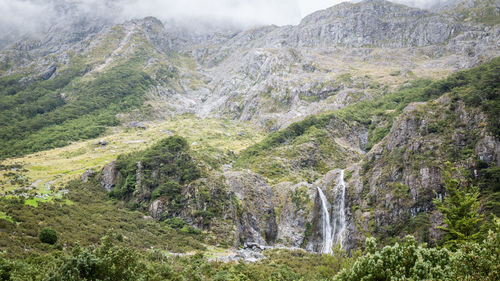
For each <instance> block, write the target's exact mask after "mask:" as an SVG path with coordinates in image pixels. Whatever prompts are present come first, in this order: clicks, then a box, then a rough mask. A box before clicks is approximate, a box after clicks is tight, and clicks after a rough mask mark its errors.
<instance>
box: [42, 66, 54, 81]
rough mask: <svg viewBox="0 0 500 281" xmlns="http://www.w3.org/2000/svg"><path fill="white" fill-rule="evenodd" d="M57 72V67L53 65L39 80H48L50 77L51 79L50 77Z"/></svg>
mask: <svg viewBox="0 0 500 281" xmlns="http://www.w3.org/2000/svg"><path fill="white" fill-rule="evenodd" d="M56 70H57V66H55V65H51V66H50V67H49V68H48V69H47V71H46V72H45V73H43V74H42V75H40V79H42V80H48V79H50V77H52V75H54V73H55V72H56Z"/></svg>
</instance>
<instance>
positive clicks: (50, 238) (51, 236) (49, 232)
mask: <svg viewBox="0 0 500 281" xmlns="http://www.w3.org/2000/svg"><path fill="white" fill-rule="evenodd" d="M38 237H39V238H40V241H42V242H43V243H47V244H51V245H54V244H55V243H56V242H57V233H56V231H55V230H53V229H52V228H49V227H46V228H44V229H42V231H41V232H40V235H39V236H38Z"/></svg>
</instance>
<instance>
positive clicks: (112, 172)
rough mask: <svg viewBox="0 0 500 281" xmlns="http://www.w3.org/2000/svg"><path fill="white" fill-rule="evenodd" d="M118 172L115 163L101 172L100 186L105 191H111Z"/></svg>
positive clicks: (106, 166)
mask: <svg viewBox="0 0 500 281" xmlns="http://www.w3.org/2000/svg"><path fill="white" fill-rule="evenodd" d="M119 175H120V171H119V170H118V169H117V167H116V163H115V161H113V162H111V163H108V164H106V165H105V166H104V168H103V169H102V172H101V185H102V187H103V188H104V189H106V191H108V192H109V191H111V189H113V187H115V185H116V183H117V181H118V177H119Z"/></svg>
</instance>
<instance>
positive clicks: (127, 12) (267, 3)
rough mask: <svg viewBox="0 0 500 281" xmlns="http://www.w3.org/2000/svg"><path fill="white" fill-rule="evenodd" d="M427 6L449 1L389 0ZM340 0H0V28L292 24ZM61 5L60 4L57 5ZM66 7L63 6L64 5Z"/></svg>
mask: <svg viewBox="0 0 500 281" xmlns="http://www.w3.org/2000/svg"><path fill="white" fill-rule="evenodd" d="M393 1H394V2H399V3H405V4H408V5H411V6H414V7H420V8H427V7H431V6H432V5H435V4H437V3H442V2H446V1H454V0H393ZM340 2H342V1H341V0H0V13H1V16H0V32H2V33H3V35H4V36H5V35H6V34H13V33H20V32H21V33H22V32H36V31H40V30H43V29H44V28H46V27H47V26H48V25H50V24H51V23H53V22H57V21H65V20H71V19H73V20H74V19H76V18H78V15H85V16H92V17H95V18H101V19H106V20H111V21H115V22H120V21H123V20H127V19H131V18H142V17H146V16H154V17H157V18H159V19H161V20H173V21H175V20H177V21H181V22H186V21H190V20H193V19H197V20H202V21H211V20H214V21H217V22H228V23H231V24H233V25H239V26H241V27H249V26H255V25H267V24H275V25H287V24H298V23H299V22H300V19H301V18H303V17H304V16H306V15H308V14H310V13H312V12H314V11H317V10H320V9H325V8H328V7H330V6H333V5H335V4H338V3H340ZM62 4H64V5H62ZM68 7H69V8H68Z"/></svg>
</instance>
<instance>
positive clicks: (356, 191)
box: [350, 96, 500, 243]
mask: <svg viewBox="0 0 500 281" xmlns="http://www.w3.org/2000/svg"><path fill="white" fill-rule="evenodd" d="M450 104H451V101H450V99H449V97H447V96H443V97H442V98H440V99H439V100H438V101H437V102H434V103H429V104H427V103H414V104H410V105H408V106H407V107H406V109H405V110H404V113H403V114H402V115H401V116H399V117H398V118H397V119H396V120H395V122H394V124H393V126H392V128H391V130H390V132H389V134H388V135H387V136H386V137H385V138H384V139H383V140H382V141H381V142H380V143H379V144H378V145H376V146H375V147H374V148H373V149H372V150H371V151H370V152H369V153H368V154H367V155H366V156H365V159H364V161H363V162H364V163H363V167H356V171H357V172H356V173H358V174H357V175H356V176H355V177H354V176H353V177H352V178H353V180H351V183H350V184H352V186H353V189H351V198H350V202H351V206H356V209H352V214H353V220H354V221H355V222H356V225H359V226H360V227H359V228H358V229H357V230H356V231H355V232H357V234H354V237H359V236H360V235H361V232H363V231H365V232H367V231H370V232H372V233H377V234H379V235H380V236H382V237H384V236H385V237H388V236H391V235H394V234H395V233H396V234H400V233H401V232H404V231H407V232H410V233H415V234H416V235H417V237H419V238H420V239H422V240H424V241H426V242H429V243H436V242H437V241H438V240H439V239H440V237H441V235H442V233H441V232H440V231H439V230H437V229H436V227H437V226H439V225H440V224H442V221H441V220H442V216H441V214H440V213H439V212H436V211H435V210H434V205H433V203H432V199H433V198H435V197H436V196H438V197H440V196H443V195H444V193H443V192H444V191H443V188H442V178H441V173H442V171H441V168H442V167H443V166H444V161H445V159H447V160H451V161H453V162H454V165H457V166H461V167H463V168H464V169H466V170H469V171H472V172H473V175H474V174H475V176H474V177H477V176H478V175H477V170H476V169H477V168H476V167H477V165H478V160H480V161H485V162H487V163H489V164H490V165H492V166H498V165H499V164H500V162H499V161H498V155H499V150H498V145H499V141H498V140H496V139H495V138H494V137H492V136H491V135H489V132H488V131H487V129H486V128H485V127H484V126H481V125H480V124H485V122H486V116H485V115H484V114H483V113H482V112H480V111H478V109H474V108H469V107H466V106H465V105H464V104H462V103H459V105H458V106H456V105H455V106H450ZM438 125H439V126H440V127H436V126H438ZM468 150H470V151H476V153H477V158H475V157H476V155H474V153H471V154H465V155H464V154H463V151H468ZM453 155H456V156H453ZM481 159H482V160H481ZM474 171H475V172H474ZM354 181H355V182H354ZM367 218H368V220H367ZM405 227H406V230H403V229H404V228H405Z"/></svg>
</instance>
